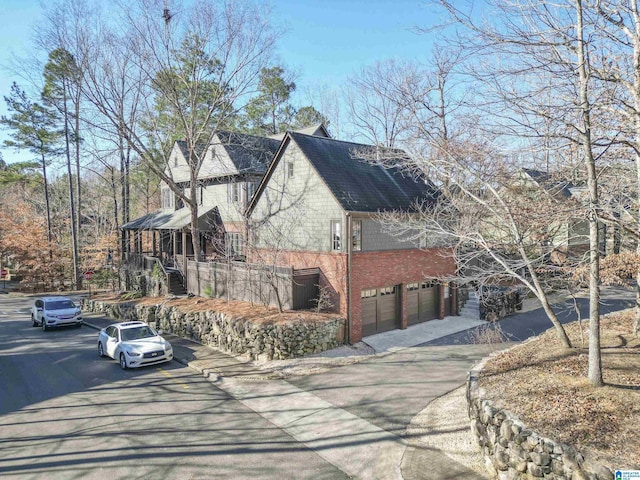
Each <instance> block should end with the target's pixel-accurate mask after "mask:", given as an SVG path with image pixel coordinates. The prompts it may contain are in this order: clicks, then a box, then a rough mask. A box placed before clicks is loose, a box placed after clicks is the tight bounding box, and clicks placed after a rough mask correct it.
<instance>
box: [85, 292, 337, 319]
mask: <svg viewBox="0 0 640 480" xmlns="http://www.w3.org/2000/svg"><path fill="white" fill-rule="evenodd" d="M92 299H93V300H100V301H103V302H113V303H117V302H121V301H122V300H121V299H120V295H118V294H117V293H101V294H97V295H94V296H93V297H92ZM128 302H133V303H138V304H141V305H160V304H164V305H166V306H173V307H176V308H178V309H180V310H181V311H183V312H186V313H195V312H204V311H209V310H211V311H216V312H221V313H227V314H229V315H234V316H235V317H238V318H243V319H245V320H251V321H252V322H255V323H262V324H285V323H286V324H296V323H312V322H326V321H328V320H333V319H335V318H336V315H335V314H327V313H316V312H311V311H308V310H296V311H285V312H282V313H280V312H278V310H277V309H276V308H270V307H265V306H264V305H256V304H251V303H249V302H236V301H231V302H227V301H226V300H223V299H220V298H202V297H176V298H170V297H168V298H165V297H143V298H138V299H134V300H129V301H128Z"/></svg>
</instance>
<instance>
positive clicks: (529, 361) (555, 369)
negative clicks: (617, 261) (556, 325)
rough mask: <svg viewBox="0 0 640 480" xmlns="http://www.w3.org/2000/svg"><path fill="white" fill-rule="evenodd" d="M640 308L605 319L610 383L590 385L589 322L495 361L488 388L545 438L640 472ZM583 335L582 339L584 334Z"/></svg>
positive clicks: (486, 372) (486, 376)
mask: <svg viewBox="0 0 640 480" xmlns="http://www.w3.org/2000/svg"><path fill="white" fill-rule="evenodd" d="M634 316H635V310H634V309H630V310H626V311H623V312H618V313H615V314H610V315H607V316H603V317H601V334H600V335H601V345H602V365H603V378H604V382H605V386H603V387H600V388H595V387H593V386H592V385H591V384H590V383H589V381H588V380H587V372H588V349H587V345H588V341H589V335H588V327H589V325H588V321H583V322H582V325H579V324H578V322H574V323H572V324H570V325H567V326H566V329H567V334H568V335H569V337H570V339H571V341H572V343H573V345H574V346H575V348H573V349H566V348H564V347H563V346H562V345H561V344H560V341H559V340H558V339H557V336H556V333H555V330H554V329H551V330H548V331H547V332H545V333H544V334H542V335H540V337H539V338H537V339H535V340H533V341H530V342H527V343H525V344H523V345H521V346H518V347H516V348H513V349H511V350H508V351H507V352H504V353H501V354H499V355H497V356H496V357H495V358H493V359H491V360H490V361H488V362H487V365H486V369H485V370H484V372H483V376H482V378H481V380H480V386H481V387H482V388H484V389H485V390H486V392H487V394H486V396H487V398H490V399H491V400H492V401H493V403H494V404H495V405H496V406H499V407H502V408H505V409H507V410H509V411H511V412H512V413H513V414H515V415H517V416H518V417H520V419H521V420H522V421H523V422H524V423H525V424H526V425H527V426H528V427H529V428H531V429H533V430H534V431H536V432H538V433H539V434H540V435H543V436H546V437H549V438H552V439H555V440H557V441H560V442H563V443H567V444H570V445H573V446H575V447H576V448H578V449H579V450H580V451H583V452H585V453H587V454H588V455H589V456H590V457H592V458H593V459H594V460H599V461H601V462H602V463H604V464H606V465H608V466H610V467H611V468H614V469H640V339H639V338H637V337H635V336H634V335H633V333H632V332H633V321H634ZM581 331H582V334H581Z"/></svg>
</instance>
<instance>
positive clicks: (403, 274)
mask: <svg viewBox="0 0 640 480" xmlns="http://www.w3.org/2000/svg"><path fill="white" fill-rule="evenodd" d="M446 253H447V252H446V250H442V249H429V250H426V251H425V250H418V249H412V250H390V251H384V252H354V253H353V254H352V258H351V317H350V318H349V319H348V321H349V322H350V334H349V342H350V343H355V342H359V341H360V340H362V303H361V298H360V292H361V291H362V290H364V289H368V288H381V287H389V286H393V285H400V291H401V292H402V293H401V295H402V298H401V300H400V302H401V310H402V312H401V315H402V316H401V324H400V326H401V328H406V327H407V323H408V321H407V311H406V298H405V296H406V289H405V288H404V286H405V284H407V283H410V282H419V281H421V280H423V279H424V278H426V277H433V276H438V275H453V274H455V262H454V259H453V257H451V256H447V255H446ZM254 255H255V259H259V260H260V262H266V261H267V257H268V255H269V251H261V252H254ZM277 256H278V258H277V264H278V265H283V266H284V265H287V266H292V267H293V268H294V269H301V268H313V267H317V268H320V269H321V270H322V273H323V276H321V278H320V286H321V287H322V286H327V287H329V288H330V289H331V291H332V293H333V304H334V309H333V311H335V312H336V313H340V314H341V315H343V316H345V317H346V316H347V315H348V312H347V261H348V260H347V259H348V257H347V255H346V254H345V253H337V252H282V251H281V252H277ZM248 261H249V262H253V261H254V260H253V259H252V258H251V256H250V258H249V259H248ZM442 308H444V307H443V306H442ZM441 316H444V312H443V313H441Z"/></svg>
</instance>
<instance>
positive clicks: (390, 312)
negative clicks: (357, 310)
mask: <svg viewBox="0 0 640 480" xmlns="http://www.w3.org/2000/svg"><path fill="white" fill-rule="evenodd" d="M361 299H362V336H363V337H366V336H367V335H374V334H376V333H381V332H388V331H389V330H395V329H396V328H398V288H397V287H396V286H393V287H383V288H378V289H368V290H362V292H361Z"/></svg>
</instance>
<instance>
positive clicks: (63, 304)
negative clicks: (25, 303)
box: [45, 300, 76, 310]
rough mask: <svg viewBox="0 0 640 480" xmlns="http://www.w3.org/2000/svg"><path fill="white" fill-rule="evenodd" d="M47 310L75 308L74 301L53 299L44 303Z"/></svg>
mask: <svg viewBox="0 0 640 480" xmlns="http://www.w3.org/2000/svg"><path fill="white" fill-rule="evenodd" d="M45 308H46V309H47V310H64V309H66V308H76V305H75V303H73V302H72V301H71V300H54V301H53V302H47V303H45Z"/></svg>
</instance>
